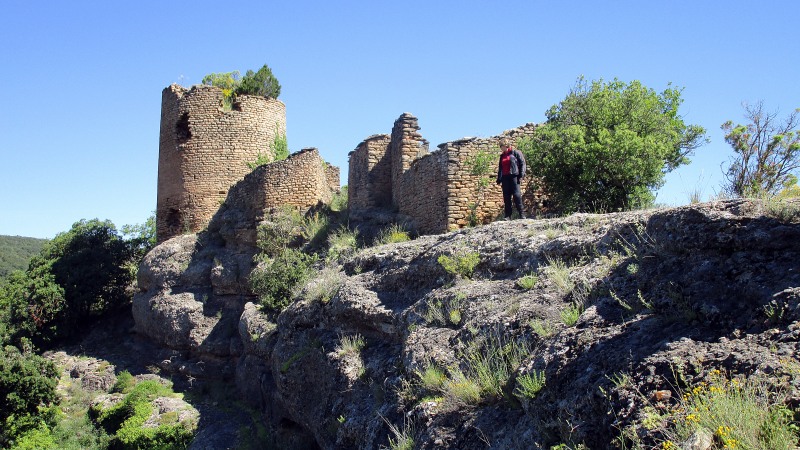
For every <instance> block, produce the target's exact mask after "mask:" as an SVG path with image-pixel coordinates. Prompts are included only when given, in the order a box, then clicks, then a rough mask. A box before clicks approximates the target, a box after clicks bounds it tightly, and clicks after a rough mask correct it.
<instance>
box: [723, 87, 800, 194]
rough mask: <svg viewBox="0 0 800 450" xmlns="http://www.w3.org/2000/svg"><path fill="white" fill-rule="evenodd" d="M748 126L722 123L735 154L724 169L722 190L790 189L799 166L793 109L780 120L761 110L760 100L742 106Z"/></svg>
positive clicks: (763, 191) (766, 191) (759, 191)
mask: <svg viewBox="0 0 800 450" xmlns="http://www.w3.org/2000/svg"><path fill="white" fill-rule="evenodd" d="M744 109H745V111H746V113H745V118H746V119H747V120H748V122H749V123H748V124H747V125H740V124H737V125H735V126H734V125H733V121H730V120H729V121H727V122H725V123H724V124H722V127H721V128H722V130H723V131H725V142H727V143H728V144H730V146H731V147H732V148H733V152H734V155H733V156H732V157H731V159H730V164H729V165H728V169H727V170H726V172H725V178H726V181H725V182H724V185H723V190H724V191H725V192H726V193H728V194H729V195H732V196H735V197H747V196H759V195H762V194H766V195H775V194H778V193H780V192H782V191H791V190H792V188H793V186H794V185H795V184H796V183H797V176H796V173H797V170H798V169H800V133H798V129H797V128H798V123H799V122H800V118H799V117H798V112H800V110H795V111H793V112H792V113H791V114H789V116H788V117H787V118H786V119H785V120H784V121H783V122H779V121H778V120H777V116H778V115H777V113H770V112H766V111H764V105H763V102H758V103H756V104H755V105H747V104H745V105H744Z"/></svg>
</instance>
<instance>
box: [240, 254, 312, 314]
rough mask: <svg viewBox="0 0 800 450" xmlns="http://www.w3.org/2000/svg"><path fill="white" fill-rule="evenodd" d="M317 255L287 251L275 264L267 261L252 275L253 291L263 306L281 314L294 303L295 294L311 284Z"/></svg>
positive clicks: (279, 255)
mask: <svg viewBox="0 0 800 450" xmlns="http://www.w3.org/2000/svg"><path fill="white" fill-rule="evenodd" d="M316 260H317V257H316V255H308V254H306V253H303V252H302V251H301V250H297V249H293V248H286V249H284V250H283V251H282V252H281V253H280V254H278V256H277V257H275V258H274V259H272V260H271V261H265V262H263V263H262V264H261V265H259V266H258V267H257V268H256V269H254V270H253V272H252V273H251V274H250V287H251V288H252V289H253V292H255V293H256V294H258V296H259V297H260V299H261V304H262V305H263V306H266V307H267V308H269V309H270V310H272V311H274V312H280V311H282V310H283V309H284V308H286V307H287V306H289V304H290V303H291V302H292V299H293V298H294V294H295V290H296V289H297V287H298V286H300V285H302V284H303V283H305V282H306V281H307V280H308V277H309V276H310V275H311V273H312V269H311V267H312V265H313V264H314V262H315V261H316Z"/></svg>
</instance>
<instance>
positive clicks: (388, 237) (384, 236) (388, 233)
mask: <svg viewBox="0 0 800 450" xmlns="http://www.w3.org/2000/svg"><path fill="white" fill-rule="evenodd" d="M408 240H411V236H410V235H409V234H408V231H406V229H405V228H403V226H402V225H398V224H392V225H390V226H389V227H387V228H384V229H383V230H381V232H380V234H378V237H377V239H375V243H376V245H384V244H396V243H399V242H406V241H408Z"/></svg>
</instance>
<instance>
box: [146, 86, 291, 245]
mask: <svg viewBox="0 0 800 450" xmlns="http://www.w3.org/2000/svg"><path fill="white" fill-rule="evenodd" d="M222 101H223V94H222V90H221V89H219V88H216V87H212V86H203V85H197V86H193V87H191V88H190V89H187V88H184V87H182V86H178V85H176V84H173V85H171V86H169V87H167V88H165V89H164V91H163V92H162V100H161V132H160V139H159V157H158V202H157V207H156V234H157V237H158V241H159V242H163V241H165V240H167V239H169V238H170V237H173V236H175V235H178V234H181V233H184V232H197V231H199V230H201V229H203V228H204V227H205V226H206V225H207V224H208V222H209V220H210V219H211V217H212V216H213V215H214V213H215V212H216V211H217V210H218V209H219V206H220V203H221V202H222V201H224V199H225V197H226V195H227V193H228V189H229V188H230V186H232V185H233V184H234V183H236V182H237V181H239V180H241V179H242V178H243V177H244V176H245V175H246V174H247V173H249V172H250V171H251V169H250V168H249V167H247V165H246V163H247V162H252V161H255V160H256V159H257V158H258V156H259V154H265V155H267V156H268V157H269V158H274V155H272V154H270V152H271V150H270V144H272V142H273V140H274V138H275V136H276V135H278V134H282V135H285V134H286V106H285V105H284V104H283V102H281V101H279V100H276V99H267V98H264V97H260V96H246V95H243V96H239V97H237V99H236V101H235V103H234V104H233V107H232V108H231V110H225V108H223V102H222Z"/></svg>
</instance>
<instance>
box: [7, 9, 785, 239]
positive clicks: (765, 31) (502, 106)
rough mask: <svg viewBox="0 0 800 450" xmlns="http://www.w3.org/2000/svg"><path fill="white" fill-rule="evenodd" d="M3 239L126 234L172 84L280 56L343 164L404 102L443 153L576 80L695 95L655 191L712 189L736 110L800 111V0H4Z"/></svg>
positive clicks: (536, 106) (294, 99) (318, 137)
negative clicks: (681, 144)
mask: <svg viewBox="0 0 800 450" xmlns="http://www.w3.org/2000/svg"><path fill="white" fill-rule="evenodd" d="M0 7H1V8H0V10H1V11H2V17H0V61H2V70H0V85H2V86H3V90H2V98H3V100H4V101H3V107H2V108H0V156H1V157H2V164H1V165H0V192H1V194H0V195H2V197H1V199H2V204H1V205H0V234H7V235H23V236H33V237H43V238H51V237H53V236H54V235H55V234H56V233H58V232H61V231H66V230H68V229H69V228H70V226H71V225H72V223H73V222H75V221H77V220H79V219H82V218H87V219H91V218H95V217H96V218H100V219H110V220H112V221H113V222H114V223H115V224H116V225H117V226H118V227H119V226H122V225H123V224H133V223H141V222H143V221H144V220H145V219H146V218H147V216H148V215H149V214H150V213H151V212H152V211H154V210H155V207H156V178H157V166H158V135H159V119H160V107H161V91H162V89H164V88H165V87H166V86H168V85H169V84H171V83H179V84H182V85H184V86H190V85H192V84H197V83H199V82H200V81H201V79H202V78H203V76H204V75H206V74H208V73H211V72H227V71H232V70H239V71H241V72H242V73H244V72H245V71H246V70H247V69H258V68H259V67H261V65H263V64H264V63H267V64H269V66H270V67H271V68H272V70H273V73H274V74H275V75H276V77H277V78H278V79H279V80H280V82H281V84H282V86H283V89H282V92H281V96H280V99H281V100H283V102H284V103H286V114H287V122H288V123H287V135H288V141H289V147H290V149H291V150H292V151H296V150H299V149H301V148H304V147H317V148H319V150H320V152H321V154H322V156H323V157H324V158H325V159H326V160H327V161H329V162H331V163H332V164H334V165H338V166H339V167H340V168H341V169H342V183H343V184H345V183H347V178H346V174H347V154H348V152H350V151H351V150H353V149H354V148H355V147H356V145H357V144H358V143H359V142H360V141H361V140H362V139H363V138H365V137H367V136H369V135H371V134H376V133H389V132H390V131H391V126H392V123H393V122H394V120H395V119H396V118H397V117H398V116H400V114H402V113H403V112H410V113H412V114H414V115H415V116H417V117H418V118H419V124H420V126H421V127H422V130H421V133H422V135H423V136H424V137H425V138H426V139H428V140H429V141H430V143H431V148H432V149H434V148H436V146H437V145H438V144H440V143H443V142H447V141H452V140H455V139H458V138H461V137H464V136H492V135H496V134H499V133H500V132H502V131H503V130H506V129H509V128H513V127H516V126H519V125H522V124H524V123H527V122H542V121H543V120H544V112H545V111H546V110H547V108H549V107H550V106H551V105H553V104H555V103H558V102H559V101H560V100H562V99H563V98H564V96H565V95H566V94H567V92H568V91H569V88H570V87H571V86H572V85H573V84H574V83H575V80H576V79H577V78H578V76H580V75H584V76H585V77H586V78H587V79H589V80H593V79H599V78H603V79H606V80H610V79H613V78H615V77H616V78H619V79H620V80H623V81H631V80H640V81H641V82H642V83H643V84H644V85H645V86H648V87H650V88H653V89H655V90H656V91H661V90H663V89H664V88H665V87H666V86H667V83H668V82H672V83H673V85H674V86H678V87H683V88H685V90H684V91H683V98H684V104H683V106H682V109H681V113H682V115H683V116H684V118H685V120H686V122H687V123H692V124H698V125H701V126H704V127H705V128H706V129H707V130H708V134H709V137H710V139H711V143H710V144H708V145H706V146H704V147H702V148H700V149H699V150H698V151H697V152H696V154H695V156H694V157H693V162H692V164H690V165H689V166H684V167H682V168H680V169H678V170H677V171H675V172H673V173H672V174H670V175H668V178H667V183H666V185H665V186H664V188H662V189H661V191H659V194H658V199H657V201H659V202H661V203H665V204H672V205H680V204H685V203H687V201H688V193H689V192H690V191H693V190H695V189H699V190H700V191H701V192H703V194H704V196H705V197H708V196H710V195H713V194H714V192H715V191H719V185H720V183H721V179H722V175H721V170H720V164H721V163H722V162H724V161H726V160H727V159H728V157H729V156H730V150H729V147H728V146H727V145H726V144H725V142H724V140H723V136H722V132H721V130H720V129H719V126H720V125H721V124H722V123H723V122H725V121H726V120H729V119H731V120H734V121H740V122H741V121H743V120H744V119H743V110H742V107H741V104H742V102H743V101H750V102H754V101H758V100H763V101H764V104H765V106H766V108H767V109H769V110H778V111H779V112H780V114H781V116H785V114H787V113H788V112H790V111H791V110H792V109H794V108H798V107H800V71H799V70H798V69H799V68H800V63H799V62H798V61H799V60H800V58H798V57H799V56H800V38H799V35H798V33H797V19H798V17H800V2H797V1H795V0H791V1H790V0H787V1H765V2H758V3H756V2H752V1H726V2H710V1H709V2H702V1H670V2H643V1H606V2H594V1H592V2H589V1H586V2H581V1H577V2H554V1H546V2H543V1H513V2H509V1H496V2H488V1H469V0H462V1H434V0H425V1H416V0H407V1H402V2H380V1H374V0H373V1H363V2H362V1H338V2H333V1H325V2H309V1H303V0H296V1H292V2H285V1H284V2H273V1H253V2H251V1H239V2H230V3H226V2H220V1H215V2H205V1H192V2H179V1H169V2H162V1H158V2H156V1H137V2H124V3H123V2H109V1H95V2H88V1H81V0H75V1H69V2H61V1H47V2H44V1H36V0H0Z"/></svg>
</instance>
